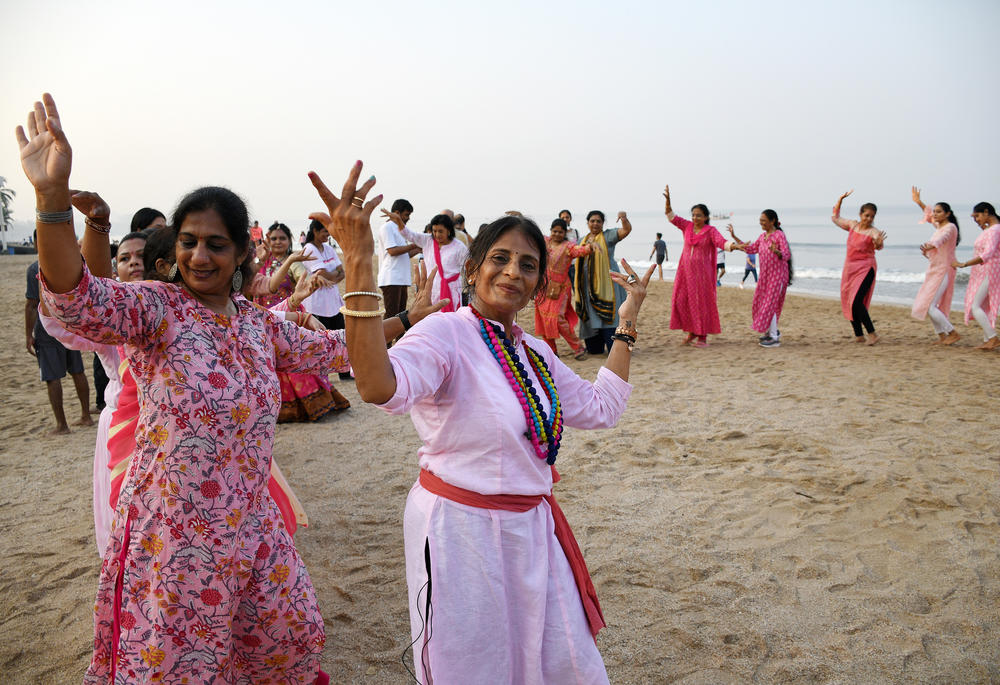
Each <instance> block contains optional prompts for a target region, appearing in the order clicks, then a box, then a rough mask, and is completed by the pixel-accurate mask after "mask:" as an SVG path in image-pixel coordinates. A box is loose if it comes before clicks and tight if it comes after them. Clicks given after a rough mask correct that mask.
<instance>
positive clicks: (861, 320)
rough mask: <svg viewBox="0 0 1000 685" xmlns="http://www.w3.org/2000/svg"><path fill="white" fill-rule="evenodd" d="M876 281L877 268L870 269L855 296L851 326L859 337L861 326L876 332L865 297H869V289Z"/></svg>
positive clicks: (870, 331)
mask: <svg viewBox="0 0 1000 685" xmlns="http://www.w3.org/2000/svg"><path fill="white" fill-rule="evenodd" d="M874 283H875V269H868V275H867V276H865V280H863V281H861V287H860V288H858V294H857V295H855V296H854V304H852V305H851V317H853V318H852V319H851V326H853V327H854V335H855V336H856V337H858V338H860V337H861V326H864V327H865V330H866V331H868V332H869V333H874V332H875V325H874V324H873V323H872V317H870V316H868V308H867V307H865V298H866V297H868V291H869V290H871V289H872V285H873V284H874Z"/></svg>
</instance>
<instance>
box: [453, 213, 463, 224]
mask: <svg viewBox="0 0 1000 685" xmlns="http://www.w3.org/2000/svg"><path fill="white" fill-rule="evenodd" d="M455 226H465V215H464V214H456V215H455Z"/></svg>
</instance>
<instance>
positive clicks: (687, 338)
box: [681, 333, 697, 347]
mask: <svg viewBox="0 0 1000 685" xmlns="http://www.w3.org/2000/svg"><path fill="white" fill-rule="evenodd" d="M696 337H697V336H696V335H695V334H694V333H688V337H686V338H685V339H684V342H682V343H681V347H684V346H685V345H690V344H691V341H692V340H694V339H695V338H696Z"/></svg>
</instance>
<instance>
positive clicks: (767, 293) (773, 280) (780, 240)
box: [746, 230, 792, 333]
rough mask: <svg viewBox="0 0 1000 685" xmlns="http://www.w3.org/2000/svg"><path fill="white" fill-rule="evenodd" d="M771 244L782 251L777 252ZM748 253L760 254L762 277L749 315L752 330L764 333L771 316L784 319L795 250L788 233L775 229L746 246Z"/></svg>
mask: <svg viewBox="0 0 1000 685" xmlns="http://www.w3.org/2000/svg"><path fill="white" fill-rule="evenodd" d="M772 245H773V246H774V247H776V248H777V249H778V250H779V251H780V254H775V253H774V251H773V250H772V249H771V246H772ZM746 253H747V254H756V255H760V280H759V281H758V282H757V287H756V289H754V292H753V305H752V306H751V307H750V315H751V318H752V323H751V327H752V328H753V330H755V331H757V332H759V333H763V332H764V331H766V330H768V328H769V327H770V325H771V318H772V317H775V316H777V317H778V318H781V310H782V308H783V307H784V306H785V291H786V290H788V262H789V260H790V259H791V258H792V251H791V250H790V249H789V247H788V238H786V237H785V232H784V231H781V230H775V231H772V232H771V233H761V234H760V235H759V236H758V237H757V240H755V241H753V242H752V243H750V244H749V245H747V248H746Z"/></svg>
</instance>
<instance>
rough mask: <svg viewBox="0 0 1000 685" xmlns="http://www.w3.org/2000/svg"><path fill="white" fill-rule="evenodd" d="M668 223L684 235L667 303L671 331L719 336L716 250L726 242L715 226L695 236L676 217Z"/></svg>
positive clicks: (702, 230)
mask: <svg viewBox="0 0 1000 685" xmlns="http://www.w3.org/2000/svg"><path fill="white" fill-rule="evenodd" d="M670 223H672V224H673V225H674V226H676V227H677V228H679V229H680V230H681V232H682V233H683V234H684V248H683V249H682V250H681V258H680V262H679V263H678V264H677V274H676V275H675V276H674V293H673V296H672V298H671V302H670V328H672V329H681V330H683V331H687V332H688V333H694V334H695V335H708V334H715V333H721V332H722V326H721V325H720V324H719V307H718V304H717V301H716V292H715V288H716V285H715V263H716V262H715V255H716V250H721V249H723V248H724V247H725V246H726V239H725V238H723V237H722V234H721V233H719V231H718V230H716V228H715V227H714V226H710V225H708V224H706V225H705V226H703V227H702V229H701V231H700V232H697V233H696V232H695V230H694V224H693V223H691V222H690V221H688V220H687V219H682V218H681V217H679V216H677V215H676V214H675V215H674V216H673V217H672V218H670Z"/></svg>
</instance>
